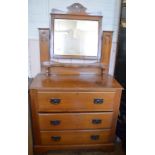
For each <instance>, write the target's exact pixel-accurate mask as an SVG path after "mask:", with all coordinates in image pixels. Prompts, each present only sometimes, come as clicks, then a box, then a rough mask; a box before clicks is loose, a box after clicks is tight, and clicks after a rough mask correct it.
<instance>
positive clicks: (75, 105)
mask: <svg viewBox="0 0 155 155" xmlns="http://www.w3.org/2000/svg"><path fill="white" fill-rule="evenodd" d="M62 94H63V95H62ZM114 97H115V93H114V92H104V93H102V92H76V93H75V92H67V93H66V92H56V93H55V92H52V93H48V92H38V111H39V112H58V111H66V112H69V111H70V112H71V111H112V110H113V104H114ZM52 99H60V103H58V104H54V103H52V102H51V100H52ZM95 99H102V100H103V103H99V104H97V103H94V100H95Z"/></svg>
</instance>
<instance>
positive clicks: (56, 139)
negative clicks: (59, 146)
mask: <svg viewBox="0 0 155 155" xmlns="http://www.w3.org/2000/svg"><path fill="white" fill-rule="evenodd" d="M51 139H52V140H53V141H60V140H61V137H60V136H52V137H51Z"/></svg>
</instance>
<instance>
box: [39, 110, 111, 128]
mask: <svg viewBox="0 0 155 155" xmlns="http://www.w3.org/2000/svg"><path fill="white" fill-rule="evenodd" d="M112 116H113V113H112V112H102V113H53V114H39V125H40V130H56V129H57V130H63V129H103V128H106V129H107V128H111V125H112Z"/></svg>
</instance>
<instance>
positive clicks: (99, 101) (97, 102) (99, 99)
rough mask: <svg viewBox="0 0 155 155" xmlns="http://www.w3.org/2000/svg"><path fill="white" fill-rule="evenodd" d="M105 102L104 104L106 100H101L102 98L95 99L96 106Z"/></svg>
mask: <svg viewBox="0 0 155 155" xmlns="http://www.w3.org/2000/svg"><path fill="white" fill-rule="evenodd" d="M103 102H104V99H101V98H95V99H94V104H102V103H103Z"/></svg>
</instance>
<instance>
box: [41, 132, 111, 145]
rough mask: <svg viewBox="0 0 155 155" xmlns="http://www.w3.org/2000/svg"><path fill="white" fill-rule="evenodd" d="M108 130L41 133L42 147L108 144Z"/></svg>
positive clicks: (109, 136) (109, 135)
mask: <svg viewBox="0 0 155 155" xmlns="http://www.w3.org/2000/svg"><path fill="white" fill-rule="evenodd" d="M110 138H111V134H110V130H76V131H73V130H71V131H53V132H48V131H42V132H41V143H42V145H51V144H52V145H54V144H55V145H59V144H60V145H62V144H64V145H67V144H72V145H74V144H101V143H107V142H110Z"/></svg>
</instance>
